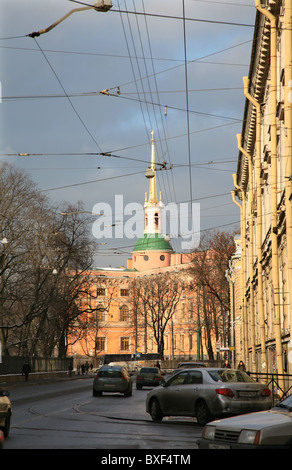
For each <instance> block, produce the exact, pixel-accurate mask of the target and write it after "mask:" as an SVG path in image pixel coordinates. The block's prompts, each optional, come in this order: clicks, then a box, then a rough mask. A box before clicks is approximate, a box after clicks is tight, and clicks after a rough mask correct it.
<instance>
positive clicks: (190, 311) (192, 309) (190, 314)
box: [189, 300, 195, 319]
mask: <svg viewBox="0 0 292 470" xmlns="http://www.w3.org/2000/svg"><path fill="white" fill-rule="evenodd" d="M194 308H195V306H194V302H193V301H192V300H190V301H189V318H190V319H191V318H194Z"/></svg>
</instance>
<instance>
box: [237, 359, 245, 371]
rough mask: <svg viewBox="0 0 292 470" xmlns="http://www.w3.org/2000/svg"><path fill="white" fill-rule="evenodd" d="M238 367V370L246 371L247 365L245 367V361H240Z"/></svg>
mask: <svg viewBox="0 0 292 470" xmlns="http://www.w3.org/2000/svg"><path fill="white" fill-rule="evenodd" d="M237 369H238V370H243V372H246V367H245V364H244V362H243V361H239V363H238V366H237Z"/></svg>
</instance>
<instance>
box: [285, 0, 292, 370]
mask: <svg viewBox="0 0 292 470" xmlns="http://www.w3.org/2000/svg"><path fill="white" fill-rule="evenodd" d="M284 93H285V94H284V113H285V114H284V116H285V163H286V171H285V199H286V236H287V268H288V289H287V290H288V304H289V306H290V347H291V348H292V279H291V278H292V208H291V204H292V199H291V197H292V196H291V195H292V0H286V2H285V87H284ZM290 373H291V372H290Z"/></svg>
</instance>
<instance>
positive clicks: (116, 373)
mask: <svg viewBox="0 0 292 470" xmlns="http://www.w3.org/2000/svg"><path fill="white" fill-rule="evenodd" d="M99 377H110V378H117V377H121V370H120V369H119V370H116V369H105V370H101V371H100V373H99Z"/></svg>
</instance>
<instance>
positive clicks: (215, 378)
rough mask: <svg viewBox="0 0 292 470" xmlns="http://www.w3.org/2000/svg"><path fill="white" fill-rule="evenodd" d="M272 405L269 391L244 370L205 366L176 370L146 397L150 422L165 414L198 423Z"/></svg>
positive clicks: (160, 418) (158, 419)
mask: <svg viewBox="0 0 292 470" xmlns="http://www.w3.org/2000/svg"><path fill="white" fill-rule="evenodd" d="M271 406H272V397H271V392H270V390H269V389H268V388H267V387H266V386H265V385H264V384H260V383H257V382H255V381H254V380H252V379H251V378H250V377H249V375H247V374H246V373H245V372H242V371H239V370H233V369H216V368H207V367H206V368H200V369H186V370H183V371H182V372H178V373H177V374H176V375H173V376H172V377H170V378H169V380H168V381H167V382H165V383H164V384H163V386H160V387H157V388H156V389H155V390H151V391H150V392H149V393H148V395H147V398H146V411H147V413H149V414H150V415H151V417H152V419H153V421H161V420H162V418H163V417H164V416H194V417H196V418H197V421H198V423H199V424H200V425H204V424H206V423H207V422H209V421H211V420H212V419H214V418H218V417H224V416H231V415H238V414H242V413H249V412H253V411H262V410H268V409H270V408H271Z"/></svg>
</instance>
